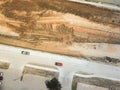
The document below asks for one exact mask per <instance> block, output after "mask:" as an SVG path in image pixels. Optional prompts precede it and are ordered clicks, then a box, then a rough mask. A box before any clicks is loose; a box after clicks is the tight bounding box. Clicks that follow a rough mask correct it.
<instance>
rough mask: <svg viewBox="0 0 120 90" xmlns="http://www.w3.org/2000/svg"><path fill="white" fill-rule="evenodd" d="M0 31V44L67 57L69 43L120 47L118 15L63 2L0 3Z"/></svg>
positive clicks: (21, 0) (25, 0)
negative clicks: (104, 44) (107, 44)
mask: <svg viewBox="0 0 120 90" xmlns="http://www.w3.org/2000/svg"><path fill="white" fill-rule="evenodd" d="M61 5H62V7H61ZM0 27H4V29H0V34H1V35H0V43H1V44H7V45H13V46H19V47H24V48H29V49H34V50H41V51H46V52H52V53H58V54H64V55H70V56H78V57H80V56H81V54H80V52H78V51H72V50H69V49H68V47H69V46H70V45H72V44H73V43H81V42H82V43H86V42H87V43H88V42H89V43H114V44H120V11H117V10H110V9H105V8H98V7H95V6H91V5H87V4H80V3H74V2H69V1H67V0H2V1H0ZM5 31H6V32H5ZM3 32H4V33H3Z"/></svg>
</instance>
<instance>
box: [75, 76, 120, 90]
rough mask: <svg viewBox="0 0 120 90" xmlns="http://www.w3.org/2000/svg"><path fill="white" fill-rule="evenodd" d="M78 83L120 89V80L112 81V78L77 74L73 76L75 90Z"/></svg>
mask: <svg viewBox="0 0 120 90" xmlns="http://www.w3.org/2000/svg"><path fill="white" fill-rule="evenodd" d="M77 83H84V84H88V85H95V86H99V87H104V88H113V89H114V90H119V89H120V82H118V81H112V80H108V79H104V78H97V77H92V78H84V77H78V76H75V77H74V78H73V87H74V90H75V87H77V86H76V84H77Z"/></svg>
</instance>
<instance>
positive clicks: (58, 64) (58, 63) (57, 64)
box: [55, 62, 63, 66]
mask: <svg viewBox="0 0 120 90" xmlns="http://www.w3.org/2000/svg"><path fill="white" fill-rule="evenodd" d="M55 65H56V66H63V64H62V63H61V62H55Z"/></svg>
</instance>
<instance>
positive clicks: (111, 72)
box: [0, 45, 120, 90]
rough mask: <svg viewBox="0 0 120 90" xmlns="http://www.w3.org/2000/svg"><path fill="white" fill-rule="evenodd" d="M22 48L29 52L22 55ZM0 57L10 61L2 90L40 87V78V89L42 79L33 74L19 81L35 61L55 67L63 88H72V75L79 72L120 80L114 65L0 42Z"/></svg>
mask: <svg viewBox="0 0 120 90" xmlns="http://www.w3.org/2000/svg"><path fill="white" fill-rule="evenodd" d="M21 51H28V52H30V55H23V54H21ZM0 60H1V61H7V62H9V63H10V67H9V69H8V70H6V71H4V78H5V79H4V81H3V88H2V90H16V89H17V90H21V88H22V89H23V90H31V88H34V89H33V90H39V88H40V85H39V83H38V82H39V80H40V82H41V83H42V86H43V87H41V88H45V86H44V85H43V81H44V79H41V78H39V79H38V77H35V78H36V79H34V80H33V77H31V76H25V80H23V81H22V82H21V81H20V77H21V75H22V71H23V69H24V66H25V65H26V64H28V63H37V64H43V65H47V66H53V67H56V68H57V69H58V71H59V73H60V74H59V80H60V82H61V84H62V90H71V85H72V78H73V75H74V74H75V73H76V72H79V71H83V72H86V73H92V74H93V75H96V76H100V77H101V78H107V79H112V80H118V81H120V68H119V67H117V66H112V65H107V64H102V63H96V62H91V61H87V60H85V59H79V58H74V57H68V56H63V55H57V54H50V53H45V52H40V51H34V50H29V49H23V48H17V47H12V46H7V45H0ZM55 62H61V63H63V66H62V67H57V66H55ZM98 69H99V70H98ZM28 81H33V82H34V83H38V84H33V82H28ZM28 84H30V85H31V86H32V87H31V86H30V85H28ZM36 85H37V86H36ZM30 87H31V88H30ZM36 87H37V88H36Z"/></svg>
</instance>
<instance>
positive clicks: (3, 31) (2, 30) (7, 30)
mask: <svg viewBox="0 0 120 90" xmlns="http://www.w3.org/2000/svg"><path fill="white" fill-rule="evenodd" d="M0 34H2V35H7V36H19V34H18V33H16V32H14V31H12V30H11V29H10V28H7V27H5V26H0Z"/></svg>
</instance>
